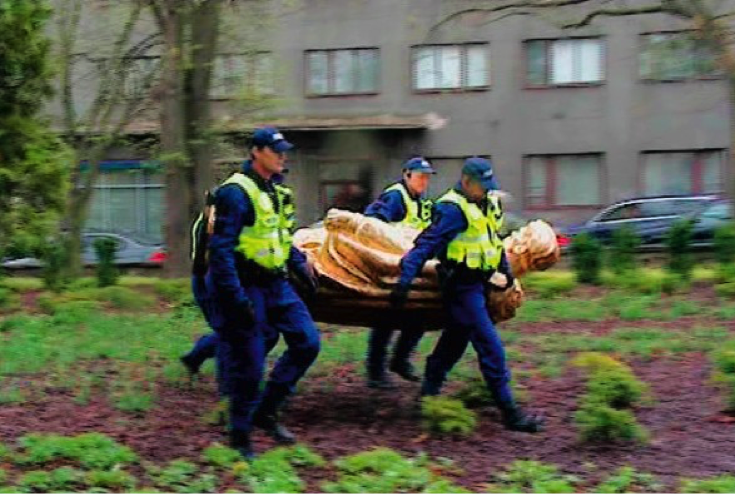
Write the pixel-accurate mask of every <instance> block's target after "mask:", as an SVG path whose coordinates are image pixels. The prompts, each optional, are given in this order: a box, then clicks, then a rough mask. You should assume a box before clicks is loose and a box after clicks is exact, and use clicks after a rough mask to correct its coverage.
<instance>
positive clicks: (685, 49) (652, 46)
mask: <svg viewBox="0 0 735 494" xmlns="http://www.w3.org/2000/svg"><path fill="white" fill-rule="evenodd" d="M640 72H641V78H642V79H648V80H658V81H666V80H682V79H694V78H697V77H707V76H716V75H719V74H720V72H719V71H718V67H717V61H716V57H715V55H714V53H713V52H712V50H711V49H710V48H709V47H708V46H707V45H706V44H705V43H704V42H703V41H701V40H698V39H696V38H695V37H694V36H693V35H692V34H691V33H687V32H679V33H655V34H645V35H643V36H642V46H641V58H640Z"/></svg>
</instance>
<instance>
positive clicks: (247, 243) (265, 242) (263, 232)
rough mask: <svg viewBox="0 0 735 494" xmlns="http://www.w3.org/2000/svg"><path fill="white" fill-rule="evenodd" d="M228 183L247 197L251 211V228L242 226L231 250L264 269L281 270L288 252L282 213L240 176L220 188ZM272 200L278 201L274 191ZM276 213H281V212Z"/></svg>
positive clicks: (232, 178) (269, 199) (234, 175)
mask: <svg viewBox="0 0 735 494" xmlns="http://www.w3.org/2000/svg"><path fill="white" fill-rule="evenodd" d="M228 184H236V185H239V186H240V188H242V190H243V191H244V192H245V193H246V194H247V195H248V197H249V198H250V202H251V203H252V204H253V208H254V210H255V223H254V224H253V226H244V227H243V229H242V231H241V232H240V238H239V242H238V245H237V247H235V250H236V251H237V252H240V253H241V254H242V255H243V256H245V258H246V259H248V260H250V261H253V262H255V263H256V264H258V265H260V266H262V267H264V268H266V269H280V268H283V267H284V266H285V265H286V260H287V259H288V255H289V251H290V243H289V240H288V238H290V234H288V235H287V234H286V233H285V231H284V223H285V220H284V219H283V215H282V214H279V213H278V212H276V209H275V207H274V204H273V200H272V199H271V196H270V195H268V193H266V192H263V191H262V190H260V188H258V185H257V184H256V183H255V182H254V181H253V180H252V179H251V178H250V177H248V176H246V175H244V174H242V173H235V174H233V175H232V176H231V177H230V178H228V179H227V180H225V182H224V183H223V184H222V185H223V186H224V185H228ZM276 197H277V199H278V201H279V202H280V194H278V192H276ZM279 210H281V212H282V209H280V208H279Z"/></svg>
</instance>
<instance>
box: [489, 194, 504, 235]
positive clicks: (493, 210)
mask: <svg viewBox="0 0 735 494" xmlns="http://www.w3.org/2000/svg"><path fill="white" fill-rule="evenodd" d="M487 206H488V217H492V218H491V219H492V220H493V223H492V224H491V225H490V226H491V227H492V229H493V231H494V232H496V233H497V232H499V231H500V230H501V229H502V228H503V222H504V220H505V216H504V215H503V205H502V203H501V202H500V197H498V196H496V195H495V194H492V193H490V194H488V195H487Z"/></svg>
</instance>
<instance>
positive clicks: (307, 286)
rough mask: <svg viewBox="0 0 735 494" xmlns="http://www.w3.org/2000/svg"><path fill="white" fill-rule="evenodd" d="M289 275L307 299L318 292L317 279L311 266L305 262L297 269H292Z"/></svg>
mask: <svg viewBox="0 0 735 494" xmlns="http://www.w3.org/2000/svg"><path fill="white" fill-rule="evenodd" d="M291 273H292V275H293V276H294V278H295V281H296V282H297V283H298V285H299V287H300V288H302V289H303V291H304V295H305V296H306V297H307V298H312V297H314V296H316V292H317V291H318V290H319V277H318V276H317V274H316V272H315V271H314V267H313V266H312V265H311V264H309V263H308V262H306V263H304V264H302V265H299V266H298V267H297V268H294V269H293V270H292V271H291Z"/></svg>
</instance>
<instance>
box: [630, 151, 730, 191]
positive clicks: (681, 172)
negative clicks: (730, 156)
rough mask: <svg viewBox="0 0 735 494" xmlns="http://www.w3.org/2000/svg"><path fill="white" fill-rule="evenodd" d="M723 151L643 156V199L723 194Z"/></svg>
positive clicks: (649, 154)
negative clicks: (651, 196)
mask: <svg viewBox="0 0 735 494" xmlns="http://www.w3.org/2000/svg"><path fill="white" fill-rule="evenodd" d="M722 159H723V153H722V151H684V152H681V151H676V152H666V153H644V155H643V180H642V182H643V192H644V194H646V195H679V194H710V193H717V192H720V191H721V190H722V165H723V163H722Z"/></svg>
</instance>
